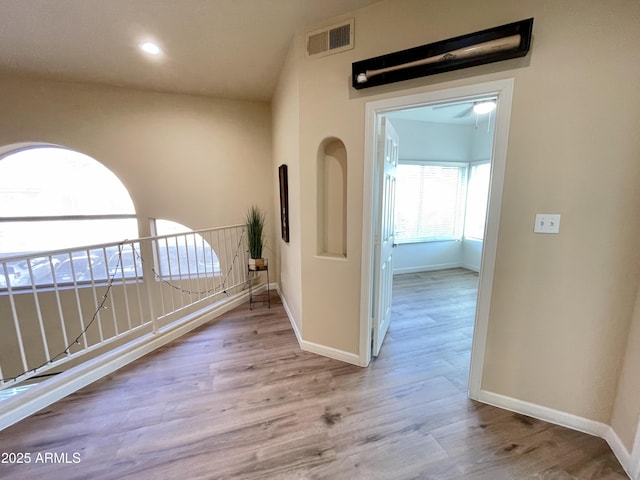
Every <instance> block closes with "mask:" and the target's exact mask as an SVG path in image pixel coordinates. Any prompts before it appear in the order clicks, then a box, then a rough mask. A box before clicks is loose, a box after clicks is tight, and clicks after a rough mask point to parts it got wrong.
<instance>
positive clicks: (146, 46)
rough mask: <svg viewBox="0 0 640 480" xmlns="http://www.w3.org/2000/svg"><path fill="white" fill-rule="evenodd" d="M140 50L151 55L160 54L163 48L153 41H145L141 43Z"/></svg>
mask: <svg viewBox="0 0 640 480" xmlns="http://www.w3.org/2000/svg"><path fill="white" fill-rule="evenodd" d="M140 50H142V51H143V52H145V53H148V54H149V55H160V53H161V52H162V49H161V48H160V47H159V46H158V45H156V44H155V43H153V42H144V43H141V44H140Z"/></svg>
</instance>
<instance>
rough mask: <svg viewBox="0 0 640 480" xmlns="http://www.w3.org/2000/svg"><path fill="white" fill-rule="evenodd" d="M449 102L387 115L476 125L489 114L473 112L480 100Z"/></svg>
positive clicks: (404, 118) (419, 120)
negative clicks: (474, 105) (474, 106)
mask: <svg viewBox="0 0 640 480" xmlns="http://www.w3.org/2000/svg"><path fill="white" fill-rule="evenodd" d="M491 99H495V97H488V98H486V99H483V100H491ZM479 100H480V99H476V100H474V101H463V102H457V101H453V102H449V103H444V104H440V105H433V106H424V107H416V108H407V109H404V110H397V111H394V112H390V113H388V114H387V116H388V117H389V118H391V119H394V118H398V119H402V120H413V121H418V122H430V123H448V124H455V125H474V124H475V123H476V122H478V123H480V122H483V121H486V120H487V118H488V116H486V115H476V114H475V113H473V104H474V102H477V101H479Z"/></svg>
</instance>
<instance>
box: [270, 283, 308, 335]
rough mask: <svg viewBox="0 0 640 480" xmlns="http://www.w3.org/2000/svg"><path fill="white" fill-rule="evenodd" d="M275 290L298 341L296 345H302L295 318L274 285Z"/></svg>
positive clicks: (278, 288) (285, 300) (277, 286)
mask: <svg viewBox="0 0 640 480" xmlns="http://www.w3.org/2000/svg"><path fill="white" fill-rule="evenodd" d="M275 290H276V291H277V292H278V295H279V296H280V301H281V302H282V306H283V307H284V311H285V312H286V313H287V317H288V318H289V323H290V324H291V328H293V332H294V333H295V334H296V339H297V340H298V345H300V344H301V343H302V335H301V332H300V330H299V329H298V324H297V323H296V320H295V318H294V317H293V313H292V312H291V309H290V308H289V304H288V303H287V299H286V298H285V297H284V295H283V294H282V292H281V291H280V286H279V285H276V286H275Z"/></svg>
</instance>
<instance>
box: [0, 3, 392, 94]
mask: <svg viewBox="0 0 640 480" xmlns="http://www.w3.org/2000/svg"><path fill="white" fill-rule="evenodd" d="M377 1H380V0H1V1H0V73H1V72H13V73H19V74H27V75H35V76H39V77H45V78H54V79H59V80H69V81H81V82H93V83H102V84H109V85H119V86H128V87H136V88H143V89H149V90H156V91H165V92H177V93H188V94H199V95H209V96H215V97H223V98H238V99H250V100H269V99H270V98H271V96H272V94H273V91H274V88H275V85H276V82H277V79H278V75H279V73H280V69H281V67H282V64H283V62H284V58H285V55H286V52H287V49H288V48H289V45H290V41H291V39H292V37H293V35H294V34H295V33H296V32H300V31H304V29H305V27H306V26H308V25H313V24H318V23H322V22H323V21H324V20H329V19H331V18H332V17H335V16H338V15H342V14H345V13H348V12H350V11H353V10H356V9H358V8H361V7H364V6H367V5H369V4H372V3H376V2H377ZM356 31H357V27H356ZM147 40H151V41H154V42H156V43H157V44H158V45H159V46H160V47H161V48H162V49H163V52H164V53H163V54H161V55H159V56H158V57H153V58H151V57H148V56H145V55H144V54H142V53H141V52H140V50H139V48H138V45H139V44H140V43H141V42H144V41H147Z"/></svg>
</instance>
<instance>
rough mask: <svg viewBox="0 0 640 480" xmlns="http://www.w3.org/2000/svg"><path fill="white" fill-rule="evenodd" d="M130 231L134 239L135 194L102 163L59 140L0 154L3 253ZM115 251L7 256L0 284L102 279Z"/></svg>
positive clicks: (124, 235) (70, 245) (110, 239)
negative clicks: (12, 260)
mask: <svg viewBox="0 0 640 480" xmlns="http://www.w3.org/2000/svg"><path fill="white" fill-rule="evenodd" d="M131 238H138V223H137V220H136V212H135V208H134V205H133V201H132V200H131V197H130V195H129V193H128V191H127V189H126V187H125V186H124V185H123V184H122V182H121V181H120V180H119V179H118V177H117V176H116V175H115V174H114V173H113V172H111V171H110V170H109V169H108V168H106V167H105V166H104V165H102V164H101V163H100V162H98V161H96V160H94V159H93V158H91V157H89V156H87V155H84V154H82V153H79V152H76V151H73V150H70V149H67V148H63V147H57V146H35V147H29V148H23V149H20V150H14V151H12V152H10V153H8V154H6V155H4V156H2V157H0V259H2V258H7V257H14V256H20V255H23V256H28V255H30V254H33V253H39V252H52V251H55V250H68V251H70V250H74V249H78V247H82V246H87V245H97V244H106V243H115V242H119V241H122V240H124V239H131ZM117 255H118V251H117V247H114V248H112V249H110V250H109V249H95V250H90V251H87V250H81V251H79V252H74V253H68V252H66V253H56V254H48V255H43V256H42V257H37V258H36V257H33V256H31V257H30V258H29V259H28V260H19V261H15V262H11V261H9V262H7V263H6V269H7V272H6V274H5V272H0V288H6V287H7V285H10V286H11V287H24V286H30V285H32V283H34V284H36V285H49V284H54V283H55V284H58V285H60V284H65V283H72V282H73V281H76V282H83V281H88V280H89V279H90V278H93V279H94V280H103V279H106V278H107V275H109V273H110V270H111V269H114V268H115V267H116V266H117V265H118V261H117V259H116V256H117ZM27 262H28V263H27ZM3 270H4V268H3ZM30 272H31V273H30ZM139 272H141V270H139ZM7 274H8V277H9V278H5V277H6V276H7ZM138 274H139V273H138ZM125 276H131V275H129V274H128V273H126V274H125Z"/></svg>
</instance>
